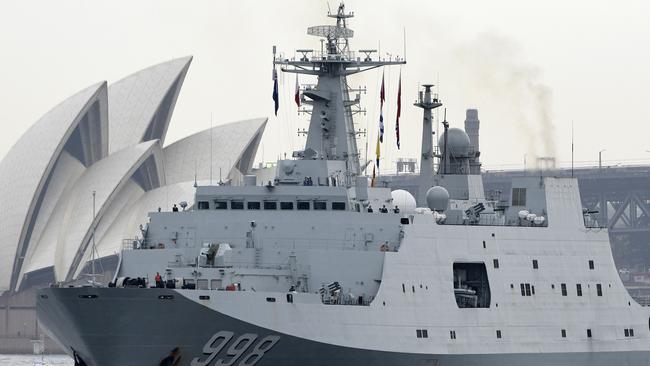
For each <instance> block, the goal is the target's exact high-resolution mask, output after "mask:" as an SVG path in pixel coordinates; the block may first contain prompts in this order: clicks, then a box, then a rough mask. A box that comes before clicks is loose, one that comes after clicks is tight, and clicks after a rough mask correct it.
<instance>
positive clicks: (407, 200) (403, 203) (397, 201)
mask: <svg viewBox="0 0 650 366" xmlns="http://www.w3.org/2000/svg"><path fill="white" fill-rule="evenodd" d="M390 195H391V197H393V205H396V206H398V207H399V209H400V211H401V212H403V213H413V212H415V208H416V207H417V204H416V202H415V197H413V195H412V194H411V193H409V192H408V191H405V190H403V189H398V190H395V191H392V192H390Z"/></svg>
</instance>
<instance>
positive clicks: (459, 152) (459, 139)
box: [438, 128, 470, 157]
mask: <svg viewBox="0 0 650 366" xmlns="http://www.w3.org/2000/svg"><path fill="white" fill-rule="evenodd" d="M445 134H448V136H449V137H448V138H447V149H448V151H449V153H450V154H451V156H456V157H458V156H468V155H469V146H470V141H469V136H467V133H466V132H465V131H463V130H462V129H460V128H450V129H448V130H447V132H443V133H442V135H440V139H439V140H438V146H440V148H441V149H443V150H444V148H445Z"/></svg>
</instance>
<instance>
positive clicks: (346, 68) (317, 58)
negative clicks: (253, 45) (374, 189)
mask: <svg viewBox="0 0 650 366" xmlns="http://www.w3.org/2000/svg"><path fill="white" fill-rule="evenodd" d="M327 16H328V17H329V18H334V19H336V25H317V26H313V27H309V28H308V29H307V34H309V35H312V36H317V37H320V38H321V42H322V47H321V50H320V51H317V50H312V49H299V50H298V51H297V52H298V53H299V54H300V56H299V57H298V58H292V59H288V58H283V57H282V56H279V57H275V54H274V61H273V64H274V66H275V65H278V64H279V65H280V66H281V67H280V70H281V71H282V72H290V73H297V74H305V75H314V76H317V77H318V84H317V85H316V86H315V87H310V88H305V89H300V90H299V92H301V93H302V97H303V98H306V99H305V100H304V101H305V104H306V105H311V107H312V110H311V119H310V122H309V131H308V134H307V142H306V144H305V149H304V150H303V151H302V152H300V151H299V152H294V154H293V155H294V156H298V157H300V158H301V159H303V160H305V159H306V158H305V157H304V156H305V154H304V153H303V152H304V151H307V150H308V149H311V150H313V151H315V152H317V153H318V154H317V156H319V157H321V158H322V159H325V160H339V161H344V162H345V166H346V170H347V172H348V176H349V177H353V176H357V175H360V174H361V166H360V162H359V157H360V156H359V152H358V148H357V141H356V136H357V135H358V134H357V133H356V128H355V125H354V121H353V115H354V114H356V113H361V112H365V111H364V110H363V109H361V108H360V107H359V105H360V104H359V103H360V96H359V95H357V96H356V98H350V92H353V91H355V90H354V89H350V88H349V87H348V83H347V76H348V75H352V74H356V73H360V72H364V71H368V70H371V69H375V68H378V67H382V66H387V65H402V64H405V63H406V61H405V60H404V59H403V58H398V57H396V58H391V59H382V58H381V57H379V56H376V53H377V52H376V50H374V49H368V48H366V49H361V50H359V51H358V52H355V51H352V50H351V49H350V42H349V40H350V38H352V37H353V36H354V31H353V30H352V29H349V28H348V27H347V19H349V18H352V17H354V13H353V12H349V13H346V11H345V5H344V4H343V3H341V4H340V5H339V7H338V10H337V12H336V13H334V14H332V13H331V12H328V14H327ZM357 53H358V54H359V55H360V57H357ZM373 56H374V58H373Z"/></svg>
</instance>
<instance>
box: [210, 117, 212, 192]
mask: <svg viewBox="0 0 650 366" xmlns="http://www.w3.org/2000/svg"><path fill="white" fill-rule="evenodd" d="M210 185H212V112H210Z"/></svg>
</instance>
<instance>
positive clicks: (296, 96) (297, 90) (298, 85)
mask: <svg viewBox="0 0 650 366" xmlns="http://www.w3.org/2000/svg"><path fill="white" fill-rule="evenodd" d="M293 99H294V100H295V101H296V105H297V106H298V108H300V84H298V74H296V93H295V95H294V96H293Z"/></svg>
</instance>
